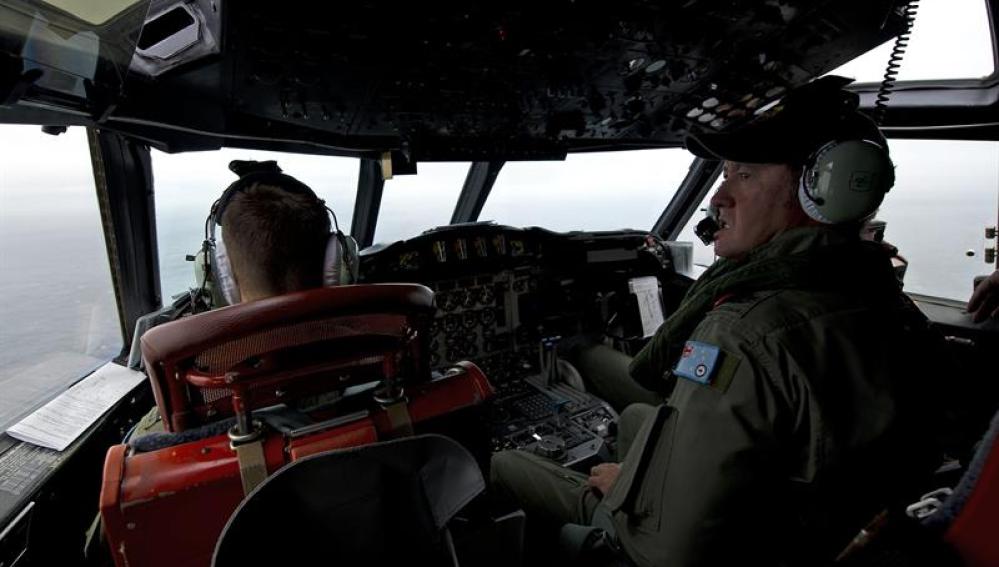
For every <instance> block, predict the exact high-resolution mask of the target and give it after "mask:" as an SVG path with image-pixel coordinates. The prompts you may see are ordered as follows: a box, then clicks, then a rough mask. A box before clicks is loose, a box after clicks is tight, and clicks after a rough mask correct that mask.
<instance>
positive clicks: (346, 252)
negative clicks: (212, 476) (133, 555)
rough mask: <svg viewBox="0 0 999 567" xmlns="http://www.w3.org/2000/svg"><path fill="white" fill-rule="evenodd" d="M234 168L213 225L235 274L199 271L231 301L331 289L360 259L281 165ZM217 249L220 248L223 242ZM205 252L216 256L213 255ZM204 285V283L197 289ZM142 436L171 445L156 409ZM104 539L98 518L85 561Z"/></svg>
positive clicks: (138, 431) (99, 551) (214, 268)
mask: <svg viewBox="0 0 999 567" xmlns="http://www.w3.org/2000/svg"><path fill="white" fill-rule="evenodd" d="M229 169H231V170H232V171H233V172H234V173H236V174H237V175H239V179H238V180H237V181H236V182H234V183H233V184H232V185H230V186H229V187H228V188H227V189H226V191H225V192H223V194H222V197H221V198H220V199H219V200H218V201H216V202H215V204H214V205H213V206H212V211H211V215H212V217H211V218H210V219H209V220H210V221H214V222H215V223H216V224H218V225H219V226H221V228H222V241H221V242H224V245H222V246H223V250H224V251H225V252H224V255H225V256H226V257H227V259H226V260H225V261H226V262H228V264H229V269H225V268H221V267H220V266H219V265H218V263H216V262H215V261H213V262H212V264H211V265H210V266H209V267H208V269H207V270H202V271H201V273H208V274H209V281H210V282H211V283H212V284H213V285H220V286H221V287H223V288H224V289H223V290H222V292H223V293H222V294H223V295H225V296H226V297H225V300H226V302H228V303H239V302H243V301H255V300H258V299H264V298H267V297H271V296H275V295H281V294H285V293H291V292H295V291H302V290H306V289H310V288H314V287H320V286H321V285H323V284H324V283H327V282H325V281H324V279H328V278H326V277H325V273H326V272H329V271H337V270H338V269H339V267H340V266H339V265H338V264H339V259H340V258H344V257H345V256H348V257H347V258H345V260H346V262H345V265H349V264H351V262H350V260H352V259H353V258H356V250H354V249H353V248H347V246H349V245H350V244H348V241H349V237H346V236H344V235H341V234H340V233H339V231H337V232H333V233H331V232H330V216H329V213H328V212H327V208H326V205H325V203H324V202H323V201H322V200H321V199H319V198H318V197H317V196H316V195H315V193H313V192H312V190H311V189H310V188H308V187H307V186H306V185H305V184H303V183H301V182H300V181H298V180H297V179H295V178H294V177H291V176H289V175H285V174H283V173H281V168H280V167H278V165H277V163H275V162H273V161H266V162H255V161H233V162H232V163H230V164H229ZM331 239H336V241H335V242H334V243H333V244H332V247H335V248H336V252H335V253H332V251H331V250H328V248H330V247H331V244H330V241H331ZM205 240H206V243H207V242H211V240H214V237H213V235H206V238H205ZM213 244H214V245H215V246H219V243H218V242H215V243H213ZM206 248H208V245H207V244H206ZM205 252H208V253H211V251H210V250H207V249H206V250H205ZM352 255H353V258H351V257H349V256H352ZM213 256H215V255H214V254H213ZM215 258H216V260H217V256H215ZM202 261H203V260H202ZM347 271H348V272H349V271H350V268H347ZM337 277H342V278H345V279H346V278H349V277H350V276H349V274H337ZM205 283H206V282H205V281H202V282H199V286H203V285H205ZM150 434H151V435H150ZM142 437H145V440H144V444H145V445H146V446H147V447H146V448H147V450H148V449H151V448H155V447H156V444H157V443H159V442H161V440H160V438H162V441H166V440H167V439H168V438H169V436H168V435H166V434H164V427H163V422H162V419H161V417H160V412H159V410H158V408H156V407H153V408H152V410H150V411H149V413H147V414H146V415H145V416H143V417H142V419H140V420H139V423H138V424H136V426H135V428H134V429H133V431H132V432H131V433H130V434H129V442H131V441H132V440H137V439H139V438H142ZM102 537H103V534H102V530H101V527H100V516H99V515H98V517H97V518H95V520H94V522H93V524H92V525H91V527H90V529H89V530H88V533H87V536H86V544H85V548H86V549H85V554H86V555H87V557H91V558H93V557H97V556H99V555H103V554H105V553H106V552H107V544H106V543H104V542H103V541H101V539H102ZM108 560H109V559H108Z"/></svg>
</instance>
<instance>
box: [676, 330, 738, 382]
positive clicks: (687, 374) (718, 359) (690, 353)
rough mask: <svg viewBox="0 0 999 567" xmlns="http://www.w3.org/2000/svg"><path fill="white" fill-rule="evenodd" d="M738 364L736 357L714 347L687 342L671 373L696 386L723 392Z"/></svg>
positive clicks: (698, 342)
mask: <svg viewBox="0 0 999 567" xmlns="http://www.w3.org/2000/svg"><path fill="white" fill-rule="evenodd" d="M738 364H739V358H738V357H733V356H729V355H728V353H726V352H724V351H722V350H721V349H720V348H719V347H717V346H715V345H711V344H708V343H702V342H700V341H687V342H686V344H684V345H683V353H682V354H681V355H680V360H678V361H677V363H676V367H675V368H673V373H674V374H676V375H677V376H679V377H681V378H686V379H687V380H691V381H693V382H697V383H698V384H703V385H705V386H710V387H712V388H716V389H719V390H722V391H725V390H727V389H728V385H729V384H730V383H731V381H732V376H733V375H734V374H735V369H736V367H737V366H738Z"/></svg>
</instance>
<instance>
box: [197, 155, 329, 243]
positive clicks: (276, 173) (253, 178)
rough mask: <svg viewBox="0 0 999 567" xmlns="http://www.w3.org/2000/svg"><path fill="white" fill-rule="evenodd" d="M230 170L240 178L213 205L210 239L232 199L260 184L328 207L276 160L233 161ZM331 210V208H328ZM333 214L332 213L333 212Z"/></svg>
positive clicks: (230, 163) (213, 236) (213, 235)
mask: <svg viewBox="0 0 999 567" xmlns="http://www.w3.org/2000/svg"><path fill="white" fill-rule="evenodd" d="M229 170H230V171H232V172H233V173H235V174H236V175H238V176H239V179H237V180H236V181H233V182H232V184H231V185H229V186H228V187H226V190H225V191H223V192H222V196H221V197H219V198H218V200H217V201H215V204H214V205H212V211H211V215H210V220H211V222H210V223H209V227H210V229H211V230H210V231H209V235H208V236H209V237H210V238H215V227H216V226H218V225H221V224H222V215H223V214H225V210H226V207H228V206H229V203H230V202H231V201H232V199H233V198H234V197H235V196H236V195H237V194H239V193H241V192H243V191H246V190H247V189H249V188H250V187H253V186H254V185H256V184H258V183H263V184H266V185H273V186H275V187H279V188H281V189H282V190H284V191H287V192H289V193H294V194H298V195H306V196H308V197H311V198H313V199H315V201H316V202H317V203H319V204H322V205H323V207H326V205H325V203H324V202H323V200H322V199H320V198H319V197H318V196H317V195H316V193H315V191H313V190H312V189H311V188H310V187H309V186H308V185H306V184H305V183H302V182H301V181H299V180H298V179H295V178H294V177H292V176H290V175H285V174H284V173H282V172H281V168H280V167H279V166H278V164H277V162H276V161H274V160H269V161H243V160H233V161H231V162H229ZM326 209H327V210H329V207H326ZM331 212H332V211H331Z"/></svg>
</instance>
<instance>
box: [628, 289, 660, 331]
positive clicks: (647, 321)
mask: <svg viewBox="0 0 999 567" xmlns="http://www.w3.org/2000/svg"><path fill="white" fill-rule="evenodd" d="M628 291H630V292H631V293H633V294H634V295H635V298H636V299H637V300H638V314H639V316H640V317H641V318H642V336H643V337H651V336H652V335H654V334H655V333H656V330H657V329H659V326H660V325H662V324H663V296H662V292H660V291H659V280H658V279H657V278H656V277H655V276H646V277H643V278H632V279H630V280H628Z"/></svg>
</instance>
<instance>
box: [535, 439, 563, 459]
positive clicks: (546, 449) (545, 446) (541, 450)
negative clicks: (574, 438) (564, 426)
mask: <svg viewBox="0 0 999 567" xmlns="http://www.w3.org/2000/svg"><path fill="white" fill-rule="evenodd" d="M534 452H535V453H537V454H539V455H541V456H542V457H546V458H548V459H552V460H553V461H558V460H561V459H562V458H563V457H565V439H562V438H561V437H559V436H558V435H545V436H543V437H542V438H541V439H540V440H539V441H538V444H537V445H536V446H535V448H534Z"/></svg>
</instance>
